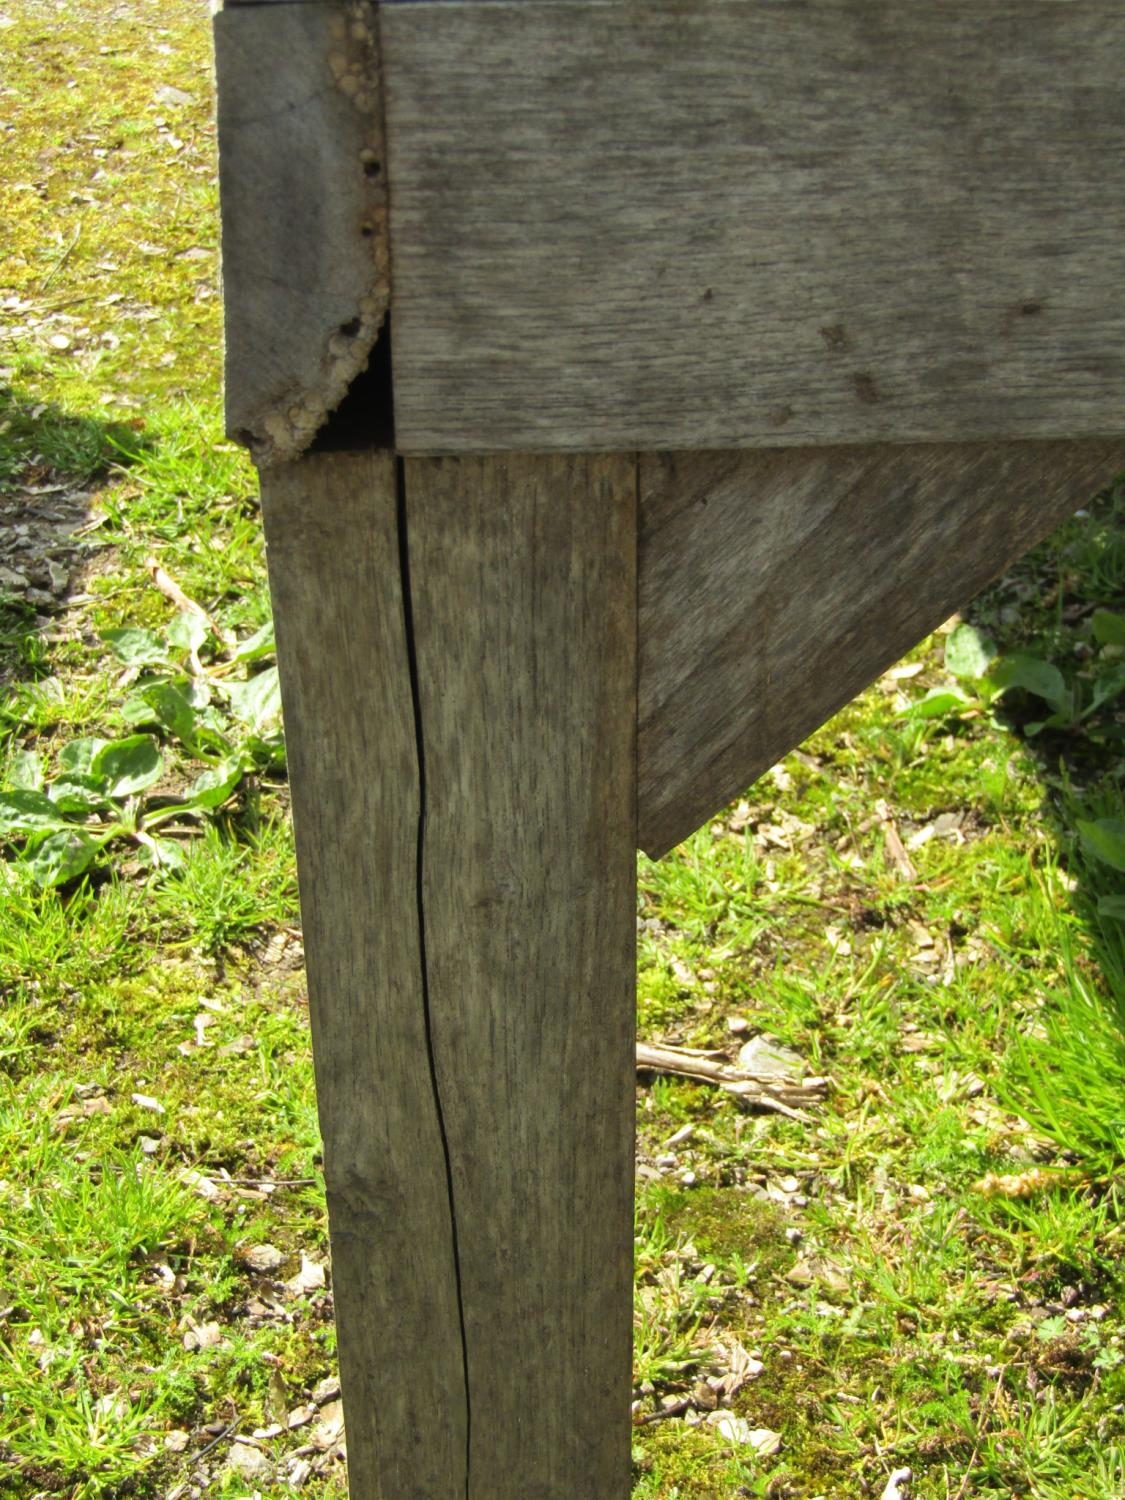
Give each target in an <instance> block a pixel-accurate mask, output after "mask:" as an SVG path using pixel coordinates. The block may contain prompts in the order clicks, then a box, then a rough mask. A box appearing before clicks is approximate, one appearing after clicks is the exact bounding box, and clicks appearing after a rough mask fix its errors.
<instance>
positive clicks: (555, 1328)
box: [263, 454, 636, 1500]
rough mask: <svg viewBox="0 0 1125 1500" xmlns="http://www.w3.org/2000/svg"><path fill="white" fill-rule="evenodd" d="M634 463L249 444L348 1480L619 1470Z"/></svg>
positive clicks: (587, 1483) (617, 1474)
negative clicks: (263, 542)
mask: <svg viewBox="0 0 1125 1500" xmlns="http://www.w3.org/2000/svg"><path fill="white" fill-rule="evenodd" d="M635 489H636V485H635V467H634V464H633V462H632V461H631V460H628V459H625V458H549V457H543V458H538V457H537V458H525V457H506V458H495V459H491V458H490V459H468V460H462V459H435V460H429V459H411V460H407V461H405V462H404V463H398V464H396V461H395V460H394V459H393V457H391V456H390V455H386V454H317V455H312V456H310V457H308V458H306V459H304V460H302V461H300V462H299V463H297V464H294V465H292V466H290V467H288V468H285V469H281V470H275V471H272V472H270V473H267V475H266V476H265V477H264V482H263V490H264V504H265V509H266V521H267V535H268V539H269V552H270V573H271V582H272V587H273V591H274V599H275V611H276V617H277V625H278V638H279V651H280V655H281V665H282V672H283V683H284V691H285V697H286V714H287V727H288V737H289V746H290V767H291V776H292V782H293V797H294V804H295V808H294V811H295V819H296V826H297V838H298V853H299V858H300V861H301V896H302V908H303V913H304V923H305V941H306V949H307V954H308V970H309V990H310V1005H311V1009H312V1015H313V1039H314V1050H315V1056H316V1069H317V1087H318V1091H319V1099H320V1112H321V1123H322V1129H323V1133H324V1142H325V1173H326V1179H327V1184H328V1199H329V1214H330V1228H331V1234H332V1245H333V1284H334V1294H335V1299H336V1316H337V1328H338V1334H339V1346H340V1363H341V1374H342V1379H343V1388H344V1404H345V1417H346V1421H347V1435H348V1455H349V1471H350V1479H351V1492H352V1496H353V1500H376V1497H378V1500H413V1497H419V1500H421V1497H425V1500H431V1497H432V1500H462V1497H467V1500H517V1497H518V1500H624V1497H625V1496H627V1494H628V1492H629V1428H628V1409H629V1359H630V1311H631V1296H630V1288H631V1271H632V1259H631V1251H632V1212H631V1204H632V1166H633V1159H632V1139H633V1070H634V1050H633V1049H634V1036H633V993H634V972H635V970H634V964H635V947H634V942H635V896H634V871H635V864H634V848H635V751H634V739H635V722H636V666H635V658H636V645H635V629H636V627H635V621H636V606H635V551H636V517H635Z"/></svg>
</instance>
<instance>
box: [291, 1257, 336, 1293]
mask: <svg viewBox="0 0 1125 1500" xmlns="http://www.w3.org/2000/svg"><path fill="white" fill-rule="evenodd" d="M327 1284H328V1282H327V1278H326V1276H325V1270H324V1265H323V1264H322V1262H320V1261H318V1260H310V1259H309V1257H308V1256H307V1255H306V1254H305V1252H304V1251H303V1250H302V1251H301V1269H300V1270H299V1271H298V1272H297V1274H296V1276H291V1277H290V1278H289V1280H288V1281H287V1282H286V1283H285V1289H286V1291H288V1292H290V1293H292V1295H293V1296H294V1297H302V1296H307V1295H308V1293H309V1292H319V1291H322V1290H323V1289H324V1287H325V1286H327Z"/></svg>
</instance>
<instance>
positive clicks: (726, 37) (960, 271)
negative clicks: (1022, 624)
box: [380, 0, 1125, 452]
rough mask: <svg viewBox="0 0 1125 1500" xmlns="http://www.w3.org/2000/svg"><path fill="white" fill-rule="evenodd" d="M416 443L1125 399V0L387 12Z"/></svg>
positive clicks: (937, 433)
mask: <svg viewBox="0 0 1125 1500" xmlns="http://www.w3.org/2000/svg"><path fill="white" fill-rule="evenodd" d="M380 32H381V39H382V48H383V54H384V57H383V61H384V75H385V81H386V112H387V132H388V152H389V160H390V172H391V175H392V187H393V192H392V216H391V242H392V255H393V259H394V316H393V344H394V369H395V400H396V419H397V429H396V430H397V438H398V442H399V444H400V446H401V447H402V448H403V450H404V451H413V452H438V451H450V450H470V451H471V450H476V451H496V450H503V449H516V450H537V449H577V450H614V449H618V450H627V449H631V448H658V449H668V450H675V449H683V448H700V447H702V448H720V447H738V448H748V447H762V446H769V447H772V446H779V445H781V446H809V445H819V444H837V443H852V442H855V443H870V442H879V441H906V440H911V441H950V442H957V441H973V440H976V439H988V438H1018V437H1028V438H1035V437H1080V436H1086V435H1098V434H1110V433H1113V432H1116V431H1120V430H1121V426H1122V411H1123V410H1125V172H1123V170H1122V162H1123V161H1125V90H1123V89H1122V87H1121V74H1122V66H1123V59H1125V7H1123V6H1121V5H1120V4H1118V3H1116V0H987V3H981V0H941V3H935V4H898V5H889V4H886V3H884V0H855V3H850V4H846V5H845V4H840V3H839V0H802V3H793V0H692V3H661V4H653V3H648V0H613V3H601V0H560V3H558V4H551V5H540V4H525V3H518V0H517V3H511V0H508V3H503V0H501V3H494V4H464V3H462V4H455V3H451V4H429V3H422V4H418V3H415V4H396V5H391V6H388V7H384V8H383V9H382V10H381V12H380Z"/></svg>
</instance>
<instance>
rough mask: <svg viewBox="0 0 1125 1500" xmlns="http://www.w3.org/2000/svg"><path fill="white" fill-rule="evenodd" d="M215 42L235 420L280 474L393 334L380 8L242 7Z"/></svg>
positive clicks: (231, 414)
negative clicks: (384, 337)
mask: <svg viewBox="0 0 1125 1500" xmlns="http://www.w3.org/2000/svg"><path fill="white" fill-rule="evenodd" d="M214 36H215V64H216V77H217V85H218V132H219V180H220V188H221V203H222V247H223V292H224V305H225V319H226V325H225V326H226V350H225V399H226V425H227V432H228V434H229V436H231V437H232V438H234V439H235V440H236V441H238V442H241V443H244V444H246V445H247V446H248V447H249V449H250V451H251V453H252V455H253V458H254V461H255V463H256V464H257V465H258V467H259V468H260V469H267V468H269V467H270V466H271V465H274V464H277V463H282V462H286V461H289V460H292V459H293V458H295V457H297V456H298V455H299V454H301V453H302V452H304V451H305V450H306V449H307V448H308V447H309V446H310V444H311V443H312V442H313V439H314V438H315V437H316V434H317V433H318V431H320V429H321V428H322V427H323V426H324V424H325V422H326V421H327V419H328V417H329V415H330V414H331V413H332V412H334V411H335V410H336V409H337V408H338V407H339V405H340V404H341V402H342V401H343V399H344V397H345V395H346V394H347V392H348V390H349V388H350V387H351V386H352V385H353V382H354V381H355V380H356V378H357V376H359V375H360V374H361V373H362V372H363V371H364V370H365V369H367V367H368V363H369V361H370V359H371V356H372V352H373V350H374V349H375V347H376V344H377V341H378V340H379V338H380V335H381V334H382V333H384V330H385V326H386V319H387V311H388V307H389V302H390V255H389V249H388V228H387V184H386V170H385V156H384V141H383V114H382V98H381V94H382V91H381V85H380V73H379V49H378V29H377V21H376V12H375V7H374V6H373V5H372V4H370V3H368V0H312V3H307V0H306V3H283V0H257V3H254V4H245V3H230V0H228V4H227V6H226V7H225V8H223V9H221V10H219V11H217V12H216V14H215V16H214ZM386 400H387V402H388V404H389V400H390V394H389V390H388V391H387V393H386ZM372 416H373V419H374V420H378V414H374V413H373V414H372ZM385 418H386V419H388V420H389V413H388V414H385Z"/></svg>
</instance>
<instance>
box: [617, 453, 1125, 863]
mask: <svg viewBox="0 0 1125 1500" xmlns="http://www.w3.org/2000/svg"><path fill="white" fill-rule="evenodd" d="M1123 468H1125V440H1122V441H1116V442H1112V441H1086V442H1081V443H1007V444H980V445H965V446H961V447H952V448H945V447H926V446H920V447H917V448H896V447H875V448H867V449H863V448H838V449H830V448H826V449H820V450H796V451H794V450H781V451H773V452H765V453H752V454H676V455H651V456H647V457H644V458H642V460H641V532H640V564H639V601H640V602H639V626H638V631H639V651H640V673H639V690H638V691H639V706H638V713H639V731H638V792H637V795H638V808H639V811H638V822H639V835H638V837H639V843H640V846H641V848H643V849H645V850H646V851H647V852H648V853H649V854H651V855H653V856H654V857H657V856H659V855H661V854H663V853H665V852H666V851H667V850H668V849H669V848H671V847H672V845H673V844H675V843H677V842H679V840H681V839H683V838H685V837H686V836H687V835H688V834H689V833H691V832H692V831H693V830H694V829H695V828H697V827H699V825H700V824H701V823H703V822H704V821H705V820H706V819H707V818H708V817H710V816H712V815H713V814H714V813H716V812H717V811H718V810H719V809H720V808H722V807H723V806H724V805H725V804H726V803H727V802H728V801H729V800H730V799H731V798H732V797H735V796H737V795H738V794H739V793H740V792H742V791H743V790H744V789H745V788H746V787H747V786H749V785H750V783H751V782H752V781H754V780H755V778H756V777H758V776H760V775H761V774H762V772H763V771H765V770H767V769H768V767H769V766H771V765H772V764H773V763H774V762H775V761H776V760H778V759H779V758H780V757H781V756H782V755H784V754H785V753H786V752H788V751H789V750H791V749H792V748H793V747H794V746H795V745H798V744H800V742H801V741H802V740H803V739H804V738H805V736H806V735H808V734H810V733H811V732H812V731H813V730H814V729H816V728H817V726H818V725H820V724H822V723H823V722H824V721H825V720H826V719H827V718H829V717H830V716H831V715H832V714H833V713H835V712H836V710H837V709H839V708H841V707H843V705H844V704H845V703H847V702H848V701H849V699H851V698H852V697H853V696H854V695H855V694H856V693H858V692H859V691H860V690H861V689H862V688H864V687H866V685H867V684H868V683H869V682H871V681H872V680H873V679H874V678H875V677H877V676H878V675H879V673H880V672H882V671H884V670H885V669H886V668H887V667H889V666H891V665H892V663H893V662H895V661H896V660H897V659H898V658H899V657H900V656H901V655H902V653H903V652H904V651H906V650H908V649H909V648H910V647H911V646H913V645H915V644H916V642H918V641H919V640H921V638H922V637H923V636H924V635H925V634H926V633H927V631H929V630H932V629H934V628H935V627H936V626H937V625H939V624H940V623H941V622H942V620H944V619H947V618H948V617H949V615H950V614H952V613H953V611H954V610H955V609H957V608H960V607H961V606H962V605H964V604H967V603H968V602H969V600H970V599H972V597H973V595H974V594H975V593H977V591H978V590H979V589H981V588H982V587H983V586H984V585H985V584H986V583H987V582H988V581H989V580H990V579H991V578H993V577H994V576H995V575H996V574H997V573H999V572H1001V571H1002V570H1003V568H1004V567H1005V566H1006V564H1008V563H1009V562H1011V561H1012V560H1013V559H1014V558H1016V557H1017V556H1019V555H1020V554H1021V553H1023V552H1024V551H1026V550H1027V548H1028V547H1030V546H1031V545H1032V544H1033V543H1034V542H1036V541H1037V540H1038V539H1039V538H1040V537H1041V536H1043V535H1045V534H1046V532H1048V531H1049V530H1050V529H1051V527H1053V526H1055V525H1057V524H1058V523H1059V522H1060V521H1062V520H1063V519H1064V518H1065V517H1066V516H1067V515H1069V514H1070V513H1071V512H1072V511H1073V510H1074V509H1075V508H1076V507H1077V506H1078V505H1080V504H1081V503H1082V502H1083V501H1084V500H1086V499H1088V498H1089V496H1090V495H1092V494H1093V493H1094V492H1095V491H1096V490H1097V489H1098V487H1099V486H1100V485H1103V484H1104V483H1106V482H1107V481H1108V480H1110V479H1112V478H1113V476H1114V475H1115V474H1116V473H1117V472H1119V471H1120V470H1121V469H1123Z"/></svg>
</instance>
